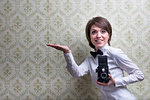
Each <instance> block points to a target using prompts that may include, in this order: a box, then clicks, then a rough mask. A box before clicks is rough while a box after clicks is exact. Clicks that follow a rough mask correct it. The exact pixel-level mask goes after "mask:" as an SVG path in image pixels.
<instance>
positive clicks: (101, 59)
mask: <svg viewBox="0 0 150 100" xmlns="http://www.w3.org/2000/svg"><path fill="white" fill-rule="evenodd" d="M96 72H97V73H98V79H97V81H99V82H102V83H107V82H108V81H109V80H110V77H109V76H108V74H109V69H108V63H107V56H104V55H101V56H98V67H97V69H96Z"/></svg>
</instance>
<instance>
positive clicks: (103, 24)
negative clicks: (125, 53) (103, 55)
mask: <svg viewBox="0 0 150 100" xmlns="http://www.w3.org/2000/svg"><path fill="white" fill-rule="evenodd" d="M92 25H96V26H97V27H99V28H102V29H104V30H106V31H107V32H108V34H109V39H108V45H110V40H111V36H112V27H111V24H110V23H109V21H108V20H107V19H106V18H103V17H100V16H98V17H94V18H92V19H91V20H89V21H88V23H87V25H86V29H85V31H86V38H87V40H88V42H89V45H90V47H92V48H93V49H95V46H94V45H93V44H92V42H91V38H90V30H91V27H92Z"/></svg>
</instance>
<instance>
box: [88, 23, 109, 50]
mask: <svg viewBox="0 0 150 100" xmlns="http://www.w3.org/2000/svg"><path fill="white" fill-rule="evenodd" d="M90 37H91V42H92V44H93V45H94V46H95V49H96V50H97V49H98V48H101V47H103V46H104V45H105V44H106V43H107V42H108V39H109V34H108V32H107V31H106V30H104V29H102V28H99V27H97V26H95V25H92V27H91V30H90Z"/></svg>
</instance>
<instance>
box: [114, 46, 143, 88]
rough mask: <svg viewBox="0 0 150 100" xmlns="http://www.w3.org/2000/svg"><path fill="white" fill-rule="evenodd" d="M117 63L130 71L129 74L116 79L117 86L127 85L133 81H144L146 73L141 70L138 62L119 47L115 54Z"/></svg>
mask: <svg viewBox="0 0 150 100" xmlns="http://www.w3.org/2000/svg"><path fill="white" fill-rule="evenodd" d="M114 59H115V61H116V63H117V65H118V66H119V67H120V68H121V69H122V70H124V71H126V72H127V73H128V75H127V76H125V77H122V78H118V79H115V86H116V87H120V86H126V85H128V84H131V83H135V82H138V81H142V80H143V79H144V74H143V73H142V72H141V71H140V69H139V68H138V67H137V65H136V64H134V63H133V62H132V61H131V60H130V59H129V58H128V57H127V56H126V55H125V54H124V52H123V51H122V50H120V49H118V50H117V53H116V54H115V56H114Z"/></svg>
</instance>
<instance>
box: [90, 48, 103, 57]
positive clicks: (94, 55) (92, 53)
mask: <svg viewBox="0 0 150 100" xmlns="http://www.w3.org/2000/svg"><path fill="white" fill-rule="evenodd" d="M90 54H91V55H92V56H93V57H94V58H95V57H96V56H97V55H98V54H99V55H103V52H102V51H101V50H99V49H98V51H97V52H93V51H90Z"/></svg>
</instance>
